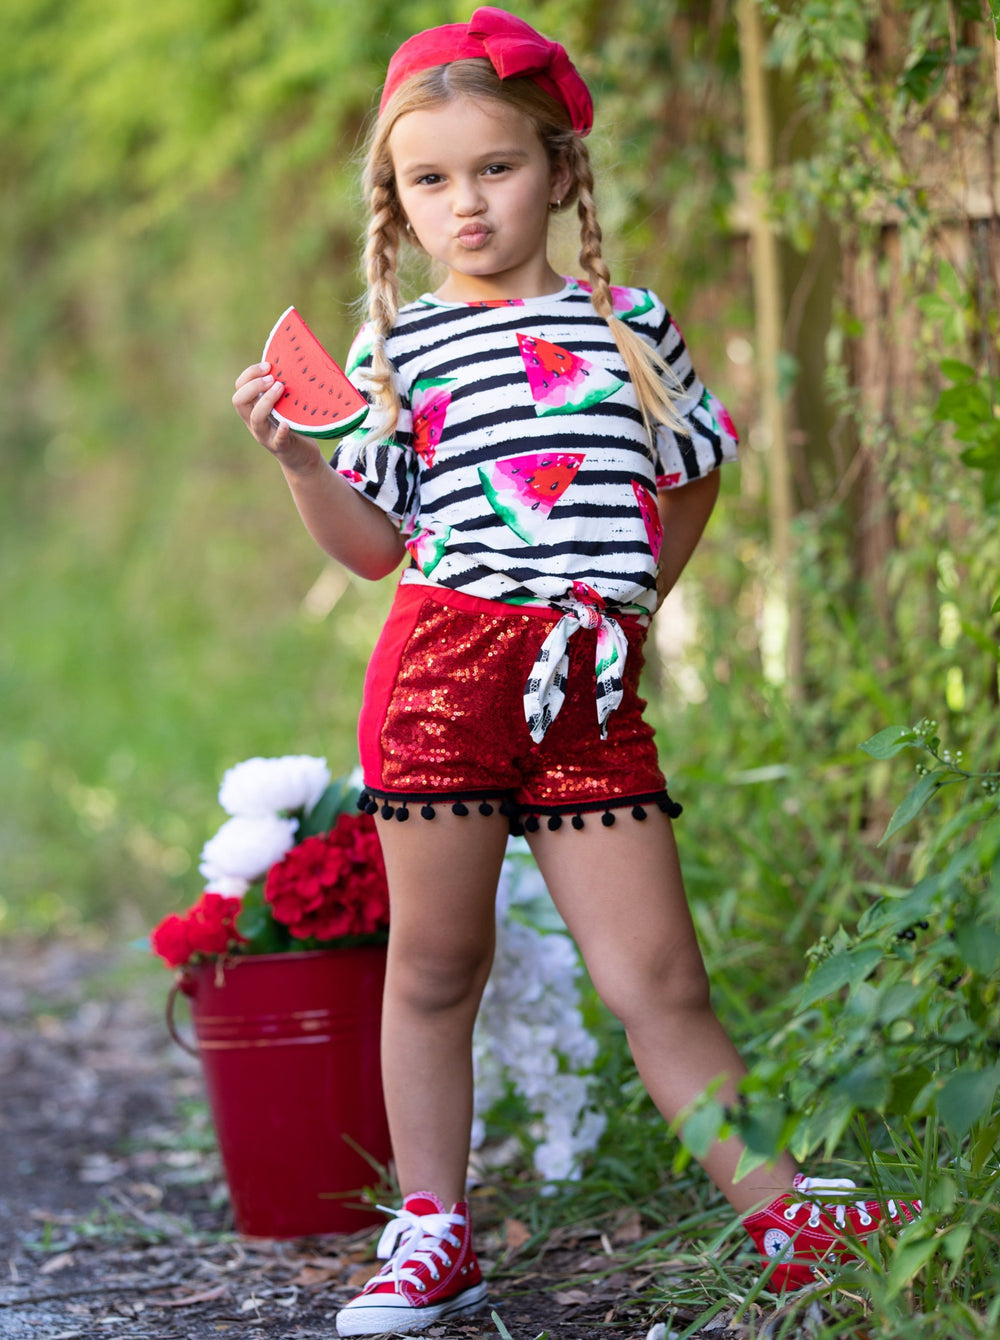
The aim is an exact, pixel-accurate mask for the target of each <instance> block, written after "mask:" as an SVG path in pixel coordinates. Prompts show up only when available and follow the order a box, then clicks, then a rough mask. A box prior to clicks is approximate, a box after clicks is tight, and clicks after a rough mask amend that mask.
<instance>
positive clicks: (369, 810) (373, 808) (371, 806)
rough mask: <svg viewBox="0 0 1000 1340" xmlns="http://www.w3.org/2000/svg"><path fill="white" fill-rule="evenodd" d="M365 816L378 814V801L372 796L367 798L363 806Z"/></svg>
mask: <svg viewBox="0 0 1000 1340" xmlns="http://www.w3.org/2000/svg"><path fill="white" fill-rule="evenodd" d="M365 814H378V801H377V800H376V799H375V797H374V796H371V797H369V799H368V802H367V804H366V805H365Z"/></svg>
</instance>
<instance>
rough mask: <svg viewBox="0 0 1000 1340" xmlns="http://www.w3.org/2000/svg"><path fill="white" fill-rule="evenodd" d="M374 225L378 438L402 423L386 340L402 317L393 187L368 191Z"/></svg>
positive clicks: (369, 255)
mask: <svg viewBox="0 0 1000 1340" xmlns="http://www.w3.org/2000/svg"><path fill="white" fill-rule="evenodd" d="M369 204H370V208H371V222H370V223H369V225H368V237H367V242H366V245H365V273H366V276H367V279H368V319H369V321H370V322H371V326H372V330H373V332H374V335H375V339H374V343H373V346H372V368H371V386H372V390H373V392H374V394H375V401H376V405H377V407H378V408H379V409H380V410H381V411H382V413H381V414H380V415H379V419H378V428H377V432H378V436H379V437H380V438H382V439H386V438H389V437H391V436H392V435H393V433H394V432H395V431H396V425H397V423H398V422H399V411H400V403H399V392H398V391H397V389H396V382H395V375H394V374H395V370H394V368H393V366H392V363H391V362H390V361H389V357H388V355H387V354H386V352H385V341H386V337H387V336H388V335H389V334H390V333H391V331H392V328H393V326H394V325H395V324H396V318H397V316H398V315H399V275H398V273H397V269H396V263H397V260H398V256H399V232H400V228H399V218H398V210H399V206H398V204H397V203H396V194H395V191H394V190H393V188H392V185H391V184H386V183H385V182H379V181H376V182H374V183H373V184H372V185H371V188H370V191H369Z"/></svg>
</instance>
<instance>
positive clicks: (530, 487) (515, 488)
mask: <svg viewBox="0 0 1000 1340" xmlns="http://www.w3.org/2000/svg"><path fill="white" fill-rule="evenodd" d="M582 460H583V452H580V451H562V452H559V451H554V452H544V451H541V452H536V453H535V454H534V455H531V456H508V457H506V458H505V459H504V460H500V461H497V463H496V464H495V465H494V466H493V469H492V472H490V473H487V471H486V469H485V468H484V467H483V466H480V467H479V478H480V480H481V481H482V485H483V492H484V493H485V494H486V498H487V501H488V502H489V504H490V506H491V507H492V508H493V510H494V512H496V514H497V516H498V517H500V519H501V520H502V521H503V522H505V523H506V525H508V526H509V527H510V528H511V530H512V531H513V532H514V534H515V535H519V536H520V537H521V539H522V540H524V541H525V542H526V543H527V544H538V543H539V542H540V541H541V539H542V530H541V527H542V524H543V522H544V521H545V520H546V518H547V517H548V515H549V513H550V512H551V511H552V509H553V507H555V505H556V503H557V502H558V501H559V499H560V498H561V497H562V495H563V494H564V493H565V492H566V490H567V489H568V488H569V486H570V484H571V483H572V482H573V476H574V475H575V474H576V472H577V470H579V468H580V463H581V462H582Z"/></svg>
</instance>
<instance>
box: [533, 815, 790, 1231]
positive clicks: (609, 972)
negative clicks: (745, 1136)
mask: <svg viewBox="0 0 1000 1340" xmlns="http://www.w3.org/2000/svg"><path fill="white" fill-rule="evenodd" d="M529 842H530V843H531V848H532V851H533V852H534V854H535V857H536V859H537V861H538V864H539V867H540V869H541V871H542V875H543V876H544V878H545V882H546V884H547V885H548V888H549V892H550V893H551V894H552V897H553V900H554V901H555V904H556V906H557V907H558V908H559V911H560V913H561V914H562V916H563V919H564V920H565V922H566V924H567V926H568V927H569V930H570V932H571V934H572V935H573V937H574V939H575V940H576V942H577V944H578V945H579V946H580V950H581V952H582V954H583V956H584V960H585V961H586V963H587V967H588V969H589V971H590V974H591V977H592V979H593V981H594V985H595V986H596V988H597V990H598V992H599V993H600V995H601V997H602V999H603V1000H604V1002H605V1003H606V1004H607V1006H608V1007H609V1008H610V1009H611V1010H612V1011H613V1012H614V1014H616V1015H617V1017H618V1018H619V1019H621V1021H622V1022H623V1023H624V1025H625V1030H626V1035H627V1037H628V1041H629V1046H630V1047H631V1049H632V1055H633V1057H634V1058H635V1063H636V1066H637V1067H638V1070H639V1074H640V1075H641V1076H642V1079H643V1082H644V1084H645V1085H646V1087H647V1089H648V1090H649V1093H650V1096H651V1097H652V1099H653V1101H654V1102H655V1103H656V1106H657V1107H658V1108H659V1110H660V1112H661V1113H662V1114H663V1116H664V1117H665V1118H666V1119H667V1120H668V1121H672V1120H673V1119H674V1118H675V1117H676V1116H678V1115H679V1113H681V1112H683V1110H684V1109H685V1108H686V1107H687V1106H688V1105H689V1104H690V1103H691V1102H692V1101H693V1100H694V1099H695V1098H697V1096H698V1095H699V1094H700V1093H703V1092H704V1090H705V1089H706V1088H707V1087H708V1086H709V1084H710V1083H712V1081H713V1080H717V1079H719V1078H720V1077H724V1083H723V1085H722V1087H721V1088H720V1089H719V1091H718V1094H717V1096H718V1098H719V1100H720V1101H721V1102H732V1101H733V1100H734V1099H735V1097H736V1085H737V1082H738V1081H739V1079H740V1077H741V1076H742V1075H744V1074H745V1073H746V1067H745V1066H744V1064H743V1062H742V1060H741V1059H740V1057H739V1054H738V1053H737V1051H736V1049H735V1047H734V1046H733V1044H732V1042H731V1041H730V1039H729V1037H728V1035H727V1033H726V1032H725V1030H724V1029H723V1027H722V1025H721V1024H720V1023H719V1020H718V1019H717V1018H716V1016H715V1013H714V1011H713V1010H712V1007H711V1003H710V999H709V983H708V977H707V974H706V972H705V965H704V962H703V960H702V957H701V951H700V949H699V947H698V942H697V939H696V937H695V931H694V925H693V923H692V921H691V914H690V912H689V910H688V905H687V899H686V897H685V894H684V886H683V881H682V878H681V870H680V862H679V860H678V857H677V847H676V844H675V842H674V835H673V829H672V827H671V824H670V820H669V819H668V818H667V817H666V816H665V815H663V814H660V813H658V812H655V813H651V814H650V815H649V817H648V818H647V819H646V820H645V822H640V821H638V820H634V819H632V818H631V817H630V816H629V815H628V811H627V810H625V811H621V812H620V813H619V817H618V822H617V823H616V824H615V825H614V826H613V827H611V828H605V827H604V826H603V825H602V824H600V823H599V822H597V820H596V816H595V817H594V820H592V821H588V822H587V826H586V828H585V829H584V830H583V831H582V832H577V831H575V830H570V829H568V828H567V827H566V826H565V825H564V826H563V827H562V828H560V829H558V830H556V831H555V832H550V831H548V830H543V831H540V832H538V833H535V834H532V835H531V837H530V838H529ZM742 1152H743V1145H742V1143H741V1142H740V1141H739V1140H737V1139H735V1138H733V1139H729V1140H726V1141H724V1142H721V1141H717V1142H716V1143H715V1144H714V1145H713V1146H712V1148H711V1149H710V1150H709V1153H708V1156H707V1157H706V1158H705V1159H704V1161H703V1162H704V1167H705V1170H706V1172H707V1173H708V1175H709V1176H710V1177H711V1178H712V1180H713V1182H715V1184H716V1186H718V1187H719V1189H720V1190H721V1191H722V1192H723V1193H724V1195H725V1196H726V1197H727V1199H728V1200H729V1202H730V1204H732V1206H733V1207H734V1208H735V1209H736V1210H737V1211H739V1213H741V1214H745V1213H747V1212H748V1211H749V1210H752V1209H756V1208H758V1207H759V1206H760V1204H761V1202H762V1201H764V1200H770V1199H773V1198H774V1197H775V1196H777V1195H779V1194H780V1193H781V1192H782V1191H786V1190H788V1189H789V1188H790V1187H791V1185H792V1178H793V1177H794V1176H795V1173H796V1171H797V1169H796V1167H795V1164H794V1162H793V1161H792V1159H791V1158H790V1157H789V1156H787V1155H784V1156H782V1157H781V1158H779V1159H778V1161H777V1162H776V1164H775V1165H774V1167H773V1168H761V1169H758V1170H757V1171H756V1172H754V1173H752V1174H751V1175H749V1176H748V1177H746V1178H744V1179H743V1180H741V1181H740V1182H735V1181H734V1177H735V1174H736V1167H737V1164H738V1162H739V1159H740V1155H741V1154H742Z"/></svg>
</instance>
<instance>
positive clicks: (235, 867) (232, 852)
mask: <svg viewBox="0 0 1000 1340" xmlns="http://www.w3.org/2000/svg"><path fill="white" fill-rule="evenodd" d="M298 826H299V821H298V820H297V819H282V818H279V816H278V815H276V814H265V815H261V816H259V817H255V818H251V817H249V816H248V815H242V814H241V815H237V816H236V817H235V818H233V819H227V820H226V822H225V823H224V824H223V825H222V827H221V828H220V829H219V831H218V832H217V833H216V835H215V837H213V838H209V840H208V841H207V842H206V843H205V845H204V847H203V848H202V851H201V864H200V865H199V866H198V869H199V870H200V871H201V873H202V874H203V875H204V876H205V878H206V879H207V880H209V881H211V882H212V883H215V882H217V881H218V880H220V879H245V880H248V881H249V882H250V883H251V884H252V883H253V881H254V880H255V879H260V877H261V875H263V874H264V873H265V872H266V871H267V870H268V869H269V868H270V867H271V866H272V865H274V863H275V861H280V860H281V858H282V857H283V856H284V854H285V853H286V852H287V851H289V850H290V848H292V847H294V846H295V833H296V830H297V829H298Z"/></svg>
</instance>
